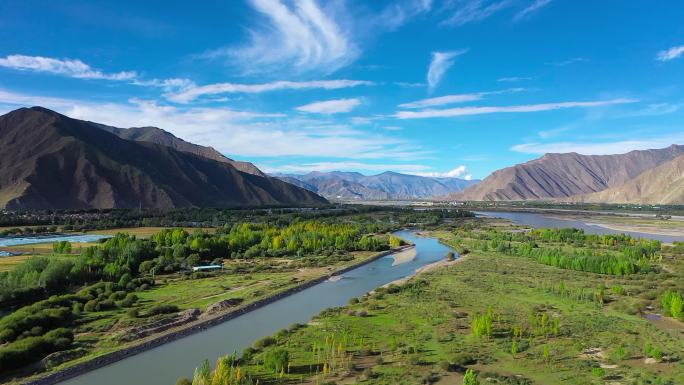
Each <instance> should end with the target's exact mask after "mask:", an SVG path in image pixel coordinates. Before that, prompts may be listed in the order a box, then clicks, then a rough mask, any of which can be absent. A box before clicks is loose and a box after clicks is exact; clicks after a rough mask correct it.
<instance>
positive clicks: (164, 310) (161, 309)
mask: <svg viewBox="0 0 684 385" xmlns="http://www.w3.org/2000/svg"><path fill="white" fill-rule="evenodd" d="M177 312H178V306H176V305H157V306H154V307H152V308H151V309H150V310H148V311H147V316H148V317H150V316H154V315H158V314H169V313H177Z"/></svg>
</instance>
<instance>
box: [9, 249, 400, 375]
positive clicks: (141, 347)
mask: <svg viewBox="0 0 684 385" xmlns="http://www.w3.org/2000/svg"><path fill="white" fill-rule="evenodd" d="M409 247H411V246H404V247H400V248H396V249H391V250H387V251H383V252H380V253H376V254H373V255H371V256H369V257H367V258H363V259H362V260H360V261H356V262H354V263H352V264H350V265H347V266H344V267H342V268H339V269H336V270H334V271H329V272H327V273H325V274H323V275H321V276H319V277H317V278H313V279H309V280H306V281H304V282H301V283H299V284H298V285H296V286H294V287H291V288H288V289H285V290H281V291H278V292H274V293H273V294H272V295H270V296H268V297H265V298H262V299H260V300H257V301H255V302H252V303H250V304H247V305H244V306H243V307H240V308H233V309H229V310H226V311H224V312H219V313H215V314H213V315H211V316H204V317H200V319H198V320H196V321H193V322H190V323H187V324H185V325H182V326H179V327H177V328H173V329H169V330H166V331H164V332H162V333H158V334H155V335H151V336H148V337H146V338H143V339H140V340H138V341H136V342H134V343H132V344H130V345H128V346H125V347H123V348H121V349H117V350H116V351H112V352H108V353H105V354H102V355H100V356H97V357H92V358H89V359H87V360H86V361H82V362H77V363H75V364H73V365H71V366H68V367H65V368H62V369H57V370H56V371H54V372H51V373H41V374H39V375H37V376H34V378H26V379H22V380H18V381H15V382H12V384H26V385H52V384H57V383H59V382H62V381H65V380H68V379H70V378H73V377H77V376H79V375H81V374H84V373H87V372H89V371H92V370H95V369H98V368H101V367H103V366H106V365H109V364H112V363H114V362H117V361H120V360H123V359H125V358H128V357H131V356H133V355H136V354H139V353H142V352H144V351H147V350H150V349H153V348H156V347H159V346H161V345H164V344H166V343H169V342H172V341H175V340H178V339H180V338H183V337H186V336H189V335H191V334H194V333H198V332H201V331H203V330H206V329H208V328H211V327H213V326H216V325H218V324H221V323H224V322H226V321H229V320H231V319H234V318H236V317H239V316H241V315H244V314H246V313H249V312H252V311H254V310H257V309H259V308H262V307H264V306H266V305H268V304H271V303H273V302H276V301H278V300H280V299H283V298H285V297H287V296H290V295H292V294H295V293H298V292H300V291H303V290H305V289H307V288H310V287H312V286H315V285H317V284H319V283H322V282H324V281H326V280H329V279H331V278H332V277H335V276H339V275H341V274H343V273H346V272H348V271H350V270H353V269H356V268H358V267H361V266H363V265H366V264H368V263H371V262H373V261H376V260H378V259H380V258H383V257H385V256H387V255H390V254H393V253H396V252H402V251H404V250H405V249H407V248H409Z"/></svg>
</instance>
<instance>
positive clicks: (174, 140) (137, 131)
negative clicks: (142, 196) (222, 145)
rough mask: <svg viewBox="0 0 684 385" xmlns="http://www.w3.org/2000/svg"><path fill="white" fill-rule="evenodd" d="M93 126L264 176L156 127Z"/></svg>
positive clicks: (239, 162)
mask: <svg viewBox="0 0 684 385" xmlns="http://www.w3.org/2000/svg"><path fill="white" fill-rule="evenodd" d="M93 124H94V125H96V126H98V127H100V128H101V129H103V130H105V131H109V132H111V133H113V134H116V135H118V136H119V137H120V138H122V139H127V140H135V141H138V142H150V143H156V144H161V145H163V146H167V147H171V148H173V149H175V150H178V151H184V152H189V153H191V154H195V155H199V156H203V157H205V158H209V159H213V160H216V161H219V162H225V163H230V164H232V165H233V166H234V167H235V168H236V169H238V170H239V171H242V172H246V173H249V174H254V175H258V176H266V175H265V174H264V173H263V172H261V170H259V169H258V168H257V167H256V166H255V165H253V164H252V163H249V162H243V161H238V160H233V159H230V158H228V157H226V156H224V155H223V154H221V153H220V152H218V151H216V149H214V148H213V147H205V146H200V145H198V144H194V143H190V142H186V141H184V140H183V139H180V138H178V137H176V136H175V135H173V134H172V133H170V132H167V131H165V130H162V129H161V128H157V127H131V128H119V127H112V126H107V125H104V124H98V123H93Z"/></svg>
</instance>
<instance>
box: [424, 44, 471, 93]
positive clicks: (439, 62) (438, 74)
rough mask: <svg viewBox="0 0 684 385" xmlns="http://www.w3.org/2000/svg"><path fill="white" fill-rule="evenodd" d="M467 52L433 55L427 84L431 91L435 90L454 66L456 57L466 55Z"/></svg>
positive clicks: (436, 53)
mask: <svg viewBox="0 0 684 385" xmlns="http://www.w3.org/2000/svg"><path fill="white" fill-rule="evenodd" d="M466 51H467V50H460V51H450V52H433V53H432V61H431V62H430V67H429V68H428V73H427V82H428V86H429V87H430V89H434V88H435V87H436V86H437V85H438V84H439V82H440V81H441V80H442V77H443V76H444V74H445V73H446V71H447V70H448V69H449V68H450V67H451V66H452V65H454V60H455V59H456V57H458V56H459V55H462V54H464V53H465V52H466Z"/></svg>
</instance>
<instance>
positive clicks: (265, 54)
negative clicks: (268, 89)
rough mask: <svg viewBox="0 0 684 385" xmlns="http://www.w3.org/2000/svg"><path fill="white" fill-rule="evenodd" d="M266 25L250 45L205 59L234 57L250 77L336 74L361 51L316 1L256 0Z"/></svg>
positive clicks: (252, 2)
mask: <svg viewBox="0 0 684 385" xmlns="http://www.w3.org/2000/svg"><path fill="white" fill-rule="evenodd" d="M249 4H250V5H251V6H252V7H253V8H254V10H256V11H257V12H258V13H259V14H260V15H261V16H263V21H264V23H263V24H262V25H261V26H260V27H257V28H254V29H250V31H249V35H250V43H249V44H248V45H247V46H244V47H242V48H234V47H230V48H223V49H219V50H215V51H211V52H208V53H205V54H204V56H205V57H208V58H215V57H228V58H229V59H231V60H232V61H233V62H234V63H235V64H236V65H238V66H240V67H242V68H243V70H244V71H245V72H246V73H264V72H272V71H274V70H282V69H284V68H283V66H286V67H287V69H288V70H291V71H298V72H306V71H316V72H322V73H331V72H334V71H335V70H337V69H339V68H342V67H344V66H346V65H348V64H350V63H351V62H353V61H354V60H355V59H356V58H357V57H358V55H359V49H358V48H357V47H356V45H355V44H354V43H353V42H352V41H350V37H349V34H348V33H346V32H345V31H343V30H342V28H341V27H340V26H339V25H338V24H337V23H336V21H337V20H338V19H337V18H336V17H335V16H336V15H334V14H332V12H329V13H326V11H325V10H324V9H322V8H321V7H319V6H318V4H317V3H316V1H314V0H294V1H292V2H289V1H281V0H250V1H249Z"/></svg>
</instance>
